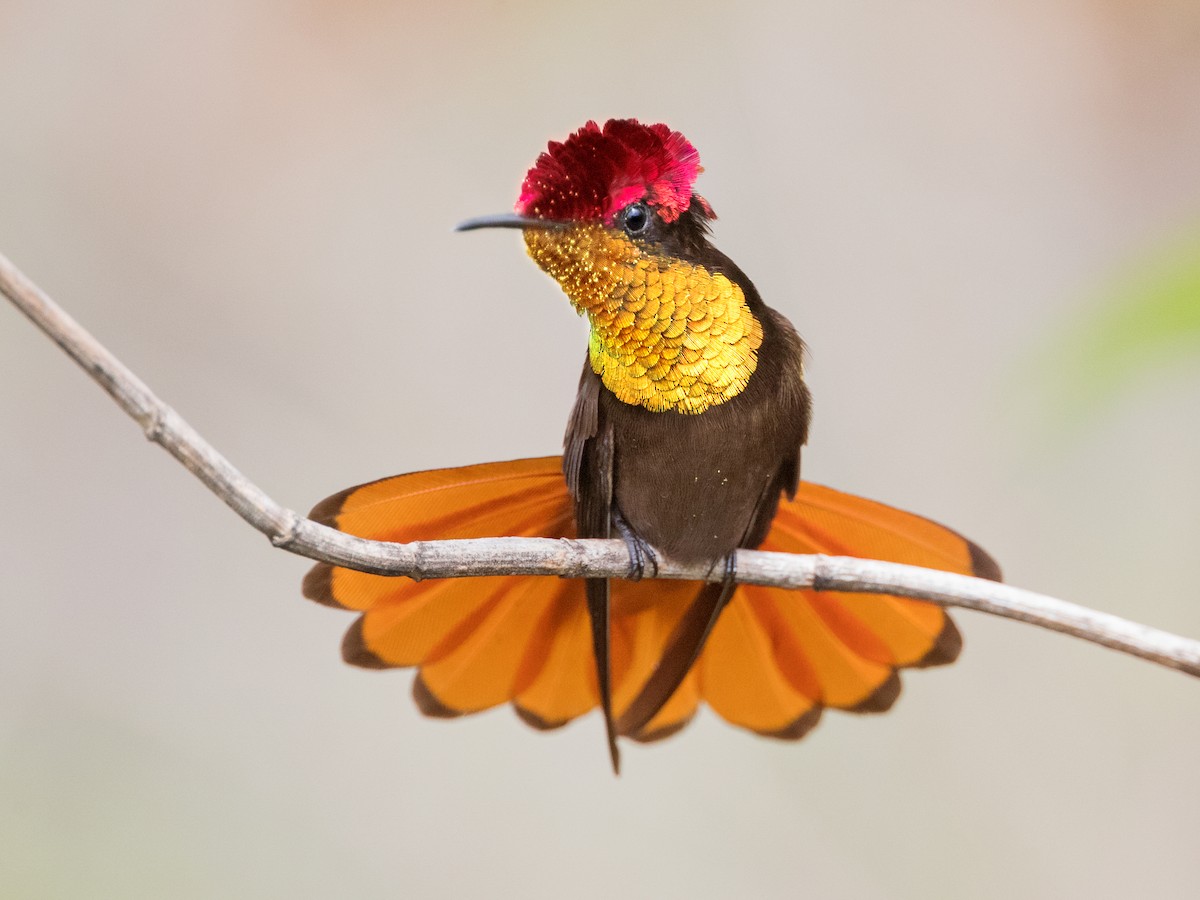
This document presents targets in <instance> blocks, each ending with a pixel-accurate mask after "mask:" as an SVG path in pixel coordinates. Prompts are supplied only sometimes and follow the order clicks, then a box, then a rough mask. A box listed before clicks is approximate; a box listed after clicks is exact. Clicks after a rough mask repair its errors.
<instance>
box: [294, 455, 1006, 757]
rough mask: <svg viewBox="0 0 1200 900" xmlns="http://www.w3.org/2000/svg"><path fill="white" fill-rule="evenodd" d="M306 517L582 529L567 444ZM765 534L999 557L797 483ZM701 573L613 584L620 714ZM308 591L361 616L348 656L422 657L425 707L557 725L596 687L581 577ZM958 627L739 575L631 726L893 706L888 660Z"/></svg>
mask: <svg viewBox="0 0 1200 900" xmlns="http://www.w3.org/2000/svg"><path fill="white" fill-rule="evenodd" d="M312 517H313V518H314V519H316V520H318V521H321V522H324V523H325V524H329V525H332V526H334V527H337V528H339V529H341V530H342V531H346V532H348V533H351V534H355V535H358V536H360V537H364V538H370V539H374V540H384V541H398V542H408V541H413V540H434V539H442V538H471V537H490V536H499V535H509V536H543V537H570V536H573V535H574V522H573V520H572V513H571V502H570V498H569V496H568V495H567V490H566V485H565V484H564V482H563V479H562V475H561V462H560V459H559V457H556V456H555V457H543V458H540V459H525V460H515V461H513V462H506V463H487V464H483V465H477V466H466V467H463V468H457V469H437V470H432V471H428V472H417V473H414V474H410V475H400V476H397V477H395V478H386V479H383V480H381V481H376V482H372V483H370V484H366V485H361V486H359V487H356V488H351V489H349V490H346V491H342V492H341V493H339V494H335V495H334V496H332V497H330V498H329V499H327V500H325V501H323V502H322V503H320V504H318V505H317V507H316V508H315V509H314V510H313V513H312ZM763 549H766V550H779V551H785V552H790V553H825V554H837V555H847V556H858V557H866V558H874V559H883V560H888V561H893V562H904V563H909V564H912V565H921V566H928V567H931V568H937V569H944V570H947V571H952V572H959V573H963V574H975V575H980V576H982V577H987V578H994V579H999V577H1000V572H999V568H998V567H997V566H996V564H995V563H994V562H993V561H992V560H991V558H990V557H988V556H987V554H986V553H984V552H983V551H982V550H980V549H979V548H978V547H976V546H975V545H974V544H972V543H970V542H969V541H967V540H966V539H964V538H962V537H961V536H959V535H958V534H956V533H955V532H953V531H951V530H949V529H947V528H944V527H943V526H941V525H938V524H936V523H934V522H930V521H929V520H927V519H922V518H921V517H919V516H915V515H912V514H911V513H906V512H902V511H900V510H896V509H892V508H891V507H888V506H884V505H883V504H880V503H875V502H873V501H870V500H865V499H863V498H860V497H855V496H852V495H850V494H843V493H841V492H839V491H835V490H832V489H830V488H825V487H820V486H818V485H813V484H809V483H807V482H806V483H803V484H801V486H800V489H799V491H798V492H797V494H796V497H795V499H794V500H791V501H784V502H782V503H781V504H780V507H779V512H778V514H777V516H776V519H775V522H774V525H773V526H772V529H771V532H770V534H769V535H768V536H767V539H766V541H765V542H764V543H763ZM695 590H696V588H695V585H692V584H686V583H680V582H661V581H650V582H641V583H632V582H624V581H617V582H614V583H613V590H612V593H613V611H612V616H613V619H612V672H613V698H614V710H615V713H616V714H617V716H618V717H619V716H620V714H621V713H622V712H623V711H624V710H625V709H626V708H627V707H628V706H629V704H630V703H631V702H632V700H633V699H634V697H636V696H637V693H638V691H639V690H640V688H641V686H642V685H643V684H644V683H645V681H646V679H647V678H649V676H650V674H651V673H652V672H653V670H654V667H655V665H656V663H657V662H658V659H659V657H660V656H661V654H662V652H663V650H664V648H665V646H666V643H667V640H668V638H669V636H670V634H671V632H672V630H673V628H674V627H675V624H676V623H677V622H678V621H679V618H680V616H682V614H683V612H684V610H685V609H686V608H687V606H688V604H689V603H690V602H691V600H692V598H693V597H694V594H695ZM304 594H305V596H307V597H309V598H311V599H313V600H317V601H318V602H321V603H325V604H328V605H331V606H337V607H341V608H344V609H349V610H355V611H358V612H359V613H361V616H360V618H359V619H358V620H357V621H356V622H355V624H354V626H352V627H351V629H350V631H349V632H348V633H347V636H346V640H345V642H344V644H343V654H344V656H345V657H346V659H347V661H349V662H351V663H354V664H356V665H360V666H364V667H368V668H393V667H410V666H411V667H417V668H418V669H419V675H418V679H417V681H416V682H415V684H414V696H415V697H416V700H417V703H418V705H419V706H420V708H421V709H422V711H423V712H425V713H427V714H429V715H434V716H454V715H461V714H465V713H472V712H478V711H481V710H484V709H489V708H491V707H494V706H499V705H501V704H504V703H512V705H513V707H514V708H515V709H516V711H517V713H518V714H519V715H520V716H521V717H522V718H523V719H524V720H525V721H526V722H528V723H530V724H531V725H534V726H535V727H538V728H556V727H558V726H561V725H563V724H565V723H567V722H569V721H570V720H572V719H574V718H577V717H578V716H581V715H583V714H584V713H586V712H588V711H590V710H592V709H594V708H596V706H597V705H598V702H599V697H598V690H597V685H596V676H595V667H594V665H593V664H592V660H591V638H590V631H589V624H588V618H587V611H586V605H585V600H584V591H583V585H582V582H577V581H564V580H558V579H551V578H531V577H512V578H499V577H494V578H475V579H448V580H444V581H426V582H413V581H410V580H409V579H405V578H388V577H383V576H378V575H367V574H364V573H361V572H354V571H351V570H349V569H343V568H338V567H332V566H329V565H326V564H323V563H322V564H318V565H317V566H315V567H314V568H313V569H312V570H311V571H310V572H309V574H308V576H307V577H306V578H305V581H304ZM960 646H961V639H960V638H959V635H958V631H957V629H955V627H954V624H953V622H951V620H950V618H949V617H948V616H947V615H946V614H945V612H944V611H943V610H942V609H941V608H940V607H938V606H936V605H934V604H931V603H925V602H922V601H918V600H909V599H906V598H902V597H888V596H877V595H871V596H868V595H858V594H843V593H837V592H814V591H785V590H781V589H777V588H768V587H757V586H743V587H741V588H739V589H738V591H737V593H736V594H735V595H734V598H733V600H732V601H731V602H730V604H729V606H728V608H727V609H726V611H725V612H724V613H723V614H722V616H721V618H720V620H719V621H718V622H717V624H716V627H715V628H714V629H713V632H712V635H711V636H710V638H709V641H708V644H707V646H706V647H705V649H704V651H703V653H702V654H701V656H700V659H699V661H698V662H697V664H696V665H695V667H694V668H693V670H692V672H691V673H690V674H689V675H688V677H687V679H686V680H685V681H684V682H683V684H682V685H681V686H680V688H679V689H678V690H677V691H676V692H675V694H674V695H673V696H672V698H671V700H670V701H669V702H668V703H667V704H666V705H665V706H664V707H663V708H662V709H661V710H660V711H659V712H658V714H657V715H656V716H655V717H654V719H652V720H651V721H650V722H649V723H648V724H647V725H646V726H645V727H644V728H642V729H641V730H640V731H639V732H638V733H637V734H633V735H630V736H631V737H633V738H634V739H635V740H641V741H649V740H656V739H658V738H662V737H666V736H667V735H669V734H673V733H674V732H676V731H678V730H679V729H681V728H683V727H684V726H685V725H686V724H687V723H688V722H689V721H690V720H691V719H692V717H693V716H694V715H695V713H696V710H697V709H698V707H699V705H700V703H701V701H703V702H706V703H707V704H708V705H709V706H711V707H712V708H713V709H714V710H715V711H716V712H717V713H718V714H719V715H720V716H721V717H722V718H724V719H726V720H727V721H728V722H730V723H732V724H734V725H739V726H741V727H743V728H747V729H749V730H751V731H754V732H757V733H759V734H764V735H768V736H772V737H779V738H785V739H793V740H794V739H796V738H799V737H802V736H803V735H804V734H805V733H806V732H807V731H809V730H810V729H811V728H812V727H813V726H814V725H815V724H816V723H817V721H818V719H819V718H820V715H821V710H822V708H824V707H835V708H839V709H845V710H851V711H858V712H877V711H882V710H884V709H886V708H888V707H889V706H890V705H891V703H892V702H894V700H895V698H896V696H897V695H898V693H899V680H898V678H897V677H896V669H898V668H903V667H909V666H928V665H941V664H944V663H948V662H952V661H953V660H954V658H955V657H956V656H957V655H958V650H959V648H960Z"/></svg>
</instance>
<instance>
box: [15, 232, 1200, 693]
mask: <svg viewBox="0 0 1200 900" xmlns="http://www.w3.org/2000/svg"><path fill="white" fill-rule="evenodd" d="M0 292H3V293H4V294H5V295H6V296H7V297H8V298H9V299H10V300H11V301H12V302H13V303H14V304H15V305H16V306H17V308H18V309H19V310H21V312H23V313H24V314H25V315H26V316H28V317H29V318H30V319H31V320H33V322H34V324H36V325H37V326H38V327H39V328H40V329H41V330H42V331H44V332H45V333H46V334H47V335H48V336H49V337H50V339H51V340H53V341H54V342H55V343H56V344H58V345H59V346H60V347H62V349H63V350H65V351H66V352H67V354H68V355H69V356H70V357H71V358H72V359H74V360H75V362H77V363H79V365H80V366H82V367H83V368H84V369H85V370H86V371H87V373H88V374H89V375H91V376H92V378H93V379H95V380H96V381H97V382H98V383H99V384H100V386H101V387H102V388H104V390H106V391H107V392H108V393H109V395H110V396H111V397H112V398H113V399H114V400H115V401H116V402H117V405H119V406H120V407H121V408H122V409H123V410H125V412H127V413H128V414H129V415H130V416H132V417H133V418H134V419H135V420H136V421H137V422H138V424H139V425H141V427H142V430H143V431H144V432H145V434H146V437H147V438H148V439H149V440H151V441H154V442H155V443H157V444H159V445H160V446H161V447H163V449H165V450H166V451H167V452H168V453H170V454H171V455H172V456H174V457H175V458H176V459H177V460H179V462H181V463H183V465H184V466H185V467H186V468H187V469H188V471H189V472H191V473H192V474H193V475H195V476H196V477H197V478H199V479H200V480H201V481H202V482H204V484H205V485H207V487H208V489H209V490H210V491H212V492H213V493H214V494H216V495H217V496H218V497H220V498H221V499H222V500H223V501H224V502H225V503H226V504H228V505H229V506H230V507H231V508H232V509H233V510H234V512H236V513H237V514H238V515H239V516H241V517H242V518H243V519H245V520H246V521H247V522H249V523H250V524H251V525H253V526H254V527H255V528H257V529H258V530H259V531H261V532H262V533H263V534H265V535H266V536H267V537H268V538H270V539H271V543H272V544H274V545H275V546H276V547H280V548H282V549H284V550H288V551H289V552H291V553H296V554H299V555H301V556H307V557H309V558H310V559H318V560H323V561H325V562H328V563H333V564H334V565H338V566H346V567H348V568H351V569H358V570H359V571H363V572H371V573H374V574H378V575H407V576H409V577H410V578H417V579H420V578H461V577H465V576H474V575H559V576H562V577H565V578H596V577H600V578H624V577H626V576H627V575H628V574H629V557H628V555H627V553H626V550H625V545H624V544H623V543H622V542H621V541H618V540H566V539H552V538H481V539H478V540H454V541H449V540H447V541H415V542H413V543H410V544H391V543H383V542H379V541H368V540H364V539H362V538H358V537H354V536H353V535H349V534H344V533H343V532H340V531H337V530H335V529H332V528H328V527H326V526H324V525H318V524H317V523H316V522H313V521H311V520H310V519H306V518H304V517H303V516H300V515H298V514H297V513H295V512H293V511H292V510H290V509H287V508H286V507H283V506H280V505H279V504H278V503H276V502H275V501H274V500H272V499H271V498H270V497H268V496H267V495H266V494H265V493H263V491H262V490H260V489H259V488H258V487H257V486H255V485H254V484H253V483H251V482H250V480H249V479H248V478H246V476H245V475H243V474H242V473H241V472H239V471H238V470H237V469H236V468H234V466H233V465H232V464H231V463H230V462H229V461H228V460H227V459H225V457H223V456H222V455H221V454H220V453H218V452H217V451H216V450H215V449H214V448H213V447H212V446H211V445H210V444H209V443H208V442H207V441H205V440H204V438H202V437H201V436H200V435H199V434H198V433H197V432H196V431H195V430H194V429H193V428H192V427H191V426H190V425H188V424H187V422H185V421H184V420H183V419H182V418H181V417H180V416H179V414H178V413H176V412H175V411H174V410H173V409H171V408H170V407H169V406H167V405H166V404H165V403H163V402H162V401H161V400H159V399H158V397H156V396H155V395H154V393H153V392H152V391H151V390H150V388H148V387H147V386H146V385H145V384H144V383H143V382H142V381H141V380H140V379H139V378H138V377H137V376H136V375H134V374H133V372H131V371H130V370H129V369H128V368H126V367H125V366H124V365H123V364H122V363H121V362H120V360H118V359H117V358H116V357H115V356H113V355H112V354H111V353H110V352H109V351H108V350H106V349H105V348H104V347H103V346H101V345H100V343H99V342H98V341H97V340H96V339H95V338H94V337H92V336H91V335H90V334H88V332H87V331H85V330H84V329H83V328H82V327H81V326H80V325H79V323H77V322H76V321H75V320H74V319H72V318H71V317H70V316H69V315H67V313H66V312H64V311H63V310H62V309H61V308H60V307H59V306H58V305H57V304H55V303H54V301H52V300H51V299H50V298H49V297H47V296H46V294H45V293H43V292H42V290H41V289H39V288H38V287H37V285H35V284H34V283H33V282H31V281H30V280H29V279H28V278H26V277H25V276H24V275H23V274H22V273H21V272H20V271H19V270H18V269H17V268H16V266H14V265H13V264H12V263H11V262H10V261H9V260H8V259H7V258H6V257H4V256H3V255H0ZM722 575H723V573H722V572H720V571H713V569H712V568H711V567H708V566H704V565H700V566H694V565H693V566H685V565H680V564H678V563H675V562H673V561H672V560H669V559H661V560H660V566H659V577H662V578H673V579H686V580H691V581H710V580H719V579H720V578H721V577H722ZM737 580H738V581H740V582H742V583H745V584H761V585H772V586H775V587H782V588H810V589H815V590H837V591H852V592H859V593H875V594H894V595H900V596H905V597H915V598H918V599H922V600H931V601H933V602H935V603H939V604H942V605H943V606H961V607H963V608H965V609H975V610H979V611H981V612H986V613H992V614H993V615H997V616H1003V617H1005V618H1009V619H1017V620H1019V621H1022V622H1029V623H1031V624H1034V625H1040V626H1041V627H1043V628H1048V629H1050V630H1052V631H1060V632H1063V633H1064V634H1071V635H1074V636H1076V637H1079V638H1083V639H1084V640H1087V641H1091V642H1092V643H1095V644H1100V645H1102V646H1105V647H1110V648H1112V649H1114V650H1119V651H1121V652H1123V653H1129V654H1131V655H1133V656H1139V657H1141V658H1142V659H1148V660H1151V661H1152V662H1156V663H1159V664H1160V665H1163V666H1167V667H1169V668H1173V669H1178V670H1180V671H1182V672H1187V673H1188V674H1190V675H1196V676H1200V641H1195V640H1191V639H1189V638H1185V637H1181V636H1179V635H1174V634H1170V633H1168V632H1165V631H1160V630H1158V629H1156V628H1151V627H1149V626H1146V625H1139V624H1137V623H1136V622H1130V621H1128V620H1126V619H1122V618H1119V617H1118V616H1114V615H1110V614H1109V613H1103V612H1098V611H1096V610H1092V609H1088V608H1087V607H1084V606H1078V605H1076V604H1074V603H1068V602H1066V601H1064V600H1058V599H1055V598H1054V597H1047V596H1045V595H1042V594H1035V593H1033V592H1031V591H1025V590H1021V589H1019V588H1014V587H1010V586H1008V585H1005V584H998V583H996V582H992V581H985V580H982V579H978V578H969V577H967V576H964V575H954V574H951V573H948V572H939V571H935V570H932V569H922V568H918V567H916V566H905V565H899V564H897V563H886V562H880V561H877V560H867V559H854V558H850V557H830V556H820V555H814V556H799V555H792V554H787V553H767V552H763V551H758V550H741V551H739V552H738V556H737Z"/></svg>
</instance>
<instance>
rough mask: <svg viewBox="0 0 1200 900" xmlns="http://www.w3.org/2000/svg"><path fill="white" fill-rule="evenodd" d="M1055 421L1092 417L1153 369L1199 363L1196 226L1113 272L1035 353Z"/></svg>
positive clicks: (1199, 278)
mask: <svg viewBox="0 0 1200 900" xmlns="http://www.w3.org/2000/svg"><path fill="white" fill-rule="evenodd" d="M1040 356H1041V360H1040V364H1039V365H1037V366H1035V367H1034V368H1035V372H1036V374H1037V376H1038V378H1039V380H1040V381H1041V382H1042V384H1043V385H1046V384H1050V385H1054V386H1055V387H1054V389H1053V390H1051V391H1050V392H1049V393H1047V394H1046V397H1047V400H1048V401H1049V404H1050V406H1051V407H1052V412H1053V413H1054V415H1055V418H1056V420H1058V421H1059V422H1064V423H1067V424H1071V423H1075V424H1078V423H1082V422H1086V421H1090V420H1092V419H1093V418H1094V417H1095V416H1096V415H1097V414H1099V413H1100V412H1102V411H1103V410H1106V409H1110V408H1112V407H1113V406H1115V405H1116V404H1117V403H1118V402H1119V401H1120V399H1121V398H1122V397H1123V396H1125V395H1127V394H1128V393H1129V392H1131V391H1132V390H1134V389H1136V388H1137V387H1138V386H1140V385H1142V384H1143V383H1144V382H1145V381H1146V380H1147V379H1148V378H1151V377H1153V376H1154V375H1155V374H1156V373H1159V372H1171V371H1175V370H1177V368H1178V366H1180V365H1183V366H1184V367H1185V368H1186V369H1187V371H1189V372H1191V371H1193V365H1192V363H1193V362H1200V228H1197V229H1195V230H1190V231H1189V232H1187V233H1186V234H1185V235H1183V236H1181V237H1177V238H1176V239H1174V240H1172V241H1170V242H1169V244H1166V245H1165V246H1160V247H1158V248H1156V249H1154V250H1152V251H1150V252H1148V253H1146V254H1143V255H1142V256H1141V257H1139V258H1138V259H1136V260H1134V261H1133V262H1132V263H1130V264H1128V265H1127V266H1126V267H1125V268H1124V269H1123V271H1121V272H1119V273H1118V274H1117V275H1116V276H1115V277H1114V278H1112V279H1111V280H1110V281H1109V282H1108V283H1107V284H1106V285H1105V286H1104V287H1103V288H1102V289H1101V290H1100V291H1099V292H1098V296H1097V297H1096V299H1095V301H1094V302H1089V303H1088V304H1086V306H1085V308H1084V309H1083V310H1082V312H1081V313H1079V314H1076V315H1075V316H1074V317H1073V318H1072V319H1071V320H1070V321H1069V322H1068V323H1067V325H1066V327H1065V329H1064V330H1063V331H1060V332H1059V333H1057V334H1055V335H1054V337H1053V338H1052V339H1051V343H1050V345H1049V346H1047V347H1046V348H1045V349H1044V350H1043V351H1042V352H1041V354H1040Z"/></svg>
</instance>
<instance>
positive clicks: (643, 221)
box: [621, 202, 650, 236]
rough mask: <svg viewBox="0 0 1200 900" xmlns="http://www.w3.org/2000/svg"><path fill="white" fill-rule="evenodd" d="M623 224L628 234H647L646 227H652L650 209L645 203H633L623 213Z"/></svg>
mask: <svg viewBox="0 0 1200 900" xmlns="http://www.w3.org/2000/svg"><path fill="white" fill-rule="evenodd" d="M621 225H622V226H623V227H624V228H625V233H626V234H628V235H631V236H637V235H640V234H645V233H646V229H647V228H649V227H650V210H649V209H648V208H647V207H646V204H645V203H641V202H638V203H631V204H630V205H629V206H627V207H625V211H624V212H623V213H621Z"/></svg>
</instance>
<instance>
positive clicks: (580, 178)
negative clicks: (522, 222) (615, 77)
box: [516, 119, 715, 225]
mask: <svg viewBox="0 0 1200 900" xmlns="http://www.w3.org/2000/svg"><path fill="white" fill-rule="evenodd" d="M702 171H704V170H703V169H702V168H701V166H700V154H699V153H697V152H696V148H695V147H693V146H692V145H691V143H690V142H689V141H688V139H687V138H685V137H684V136H683V135H682V134H680V133H679V132H678V131H672V130H671V129H670V128H668V127H667V126H666V125H662V124H656V125H643V124H642V123H640V122H639V121H637V120H636V119H609V120H608V121H607V122H605V123H604V127H603V128H601V127H600V126H599V125H597V124H596V123H595V122H588V123H587V124H586V125H584V126H583V127H582V128H580V129H579V130H578V131H576V132H575V133H574V134H572V135H571V136H570V137H569V138H567V139H566V140H565V141H563V142H562V143H559V142H558V141H551V142H550V144H549V145H548V146H547V148H546V152H545V153H543V154H542V155H541V156H539V157H538V160H537V162H536V163H534V165H533V168H531V169H530V170H529V174H527V175H526V176H525V182H524V184H522V185H521V199H519V200H518V201H517V205H516V211H517V213H518V214H519V215H522V216H535V217H538V218H544V219H557V220H571V221H580V222H586V221H598V222H601V223H603V224H605V225H612V224H613V223H614V221H615V219H616V215H617V213H619V212H620V211H621V210H622V209H624V208H625V207H627V206H628V205H629V204H631V203H634V202H636V201H638V200H642V201H645V203H647V204H648V205H649V206H650V207H651V208H652V209H653V210H654V211H655V212H656V213H658V216H659V218H661V219H662V220H663V221H664V222H674V221H675V220H676V219H678V218H679V216H680V215H682V214H683V212H684V211H685V210H687V209H688V207H689V206H690V205H691V204H692V203H693V202H695V203H696V204H697V205H698V206H699V209H700V211H701V213H702V214H703V215H704V216H705V217H706V218H710V219H711V218H715V216H714V215H713V212H712V208H711V207H710V206H709V205H708V203H707V202H706V201H705V200H704V199H703V198H702V197H700V195H698V194H693V193H692V185H693V184H694V183H695V181H696V176H697V175H699V174H700V173H701V172H702Z"/></svg>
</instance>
